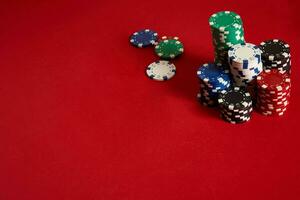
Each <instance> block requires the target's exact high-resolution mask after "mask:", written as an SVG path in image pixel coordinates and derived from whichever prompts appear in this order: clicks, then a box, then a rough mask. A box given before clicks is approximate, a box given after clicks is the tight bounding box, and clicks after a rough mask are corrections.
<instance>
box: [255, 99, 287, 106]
mask: <svg viewBox="0 0 300 200" xmlns="http://www.w3.org/2000/svg"><path fill="white" fill-rule="evenodd" d="M257 102H259V103H260V104H266V105H273V106H280V105H285V104H289V99H283V100H281V101H266V100H257Z"/></svg>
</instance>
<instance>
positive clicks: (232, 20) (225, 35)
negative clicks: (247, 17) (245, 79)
mask: <svg viewBox="0 0 300 200" xmlns="http://www.w3.org/2000/svg"><path fill="white" fill-rule="evenodd" d="M209 25H210V29H211V33H212V38H213V45H214V52H215V62H216V63H221V64H223V65H224V66H225V65H227V66H228V57H227V51H228V49H229V48H230V47H232V46H233V45H235V44H241V43H244V42H245V41H244V28H243V22H242V20H241V17H240V16H239V15H238V14H236V13H234V12H231V11H222V12H218V13H215V14H213V15H212V16H211V17H210V18H209Z"/></svg>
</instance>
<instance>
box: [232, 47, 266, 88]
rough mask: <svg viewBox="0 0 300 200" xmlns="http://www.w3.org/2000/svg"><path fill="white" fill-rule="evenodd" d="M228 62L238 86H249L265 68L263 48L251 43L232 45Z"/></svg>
mask: <svg viewBox="0 0 300 200" xmlns="http://www.w3.org/2000/svg"><path fill="white" fill-rule="evenodd" d="M228 62H229V66H230V72H231V75H232V78H233V80H234V83H235V85H236V86H247V85H248V84H250V83H251V82H252V81H253V80H255V79H256V77H257V76H258V75H259V74H260V73H261V72H262V70H263V65H262V62H261V50H260V49H259V48H258V47H257V46H255V45H254V44H251V43H246V44H236V45H234V46H232V47H231V48H230V49H229V50H228Z"/></svg>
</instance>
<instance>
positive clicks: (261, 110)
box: [256, 106, 287, 114]
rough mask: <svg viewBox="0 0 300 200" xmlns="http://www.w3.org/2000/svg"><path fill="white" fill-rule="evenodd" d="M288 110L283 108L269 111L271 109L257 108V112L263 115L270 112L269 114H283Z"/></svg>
mask: <svg viewBox="0 0 300 200" xmlns="http://www.w3.org/2000/svg"><path fill="white" fill-rule="evenodd" d="M286 110H287V107H283V108H274V109H269V108H264V107H263V106H261V107H257V108H256V111H258V112H260V113H262V112H268V113H269V114H276V113H282V112H285V111H286Z"/></svg>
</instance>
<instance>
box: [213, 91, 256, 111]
mask: <svg viewBox="0 0 300 200" xmlns="http://www.w3.org/2000/svg"><path fill="white" fill-rule="evenodd" d="M218 103H219V105H220V107H224V108H227V109H229V110H234V109H243V108H248V107H250V106H251V105H252V100H251V95H250V94H249V93H248V92H247V91H246V90H245V89H243V88H241V87H234V88H232V89H230V90H228V91H222V92H221V93H220V95H219V99H218Z"/></svg>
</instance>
